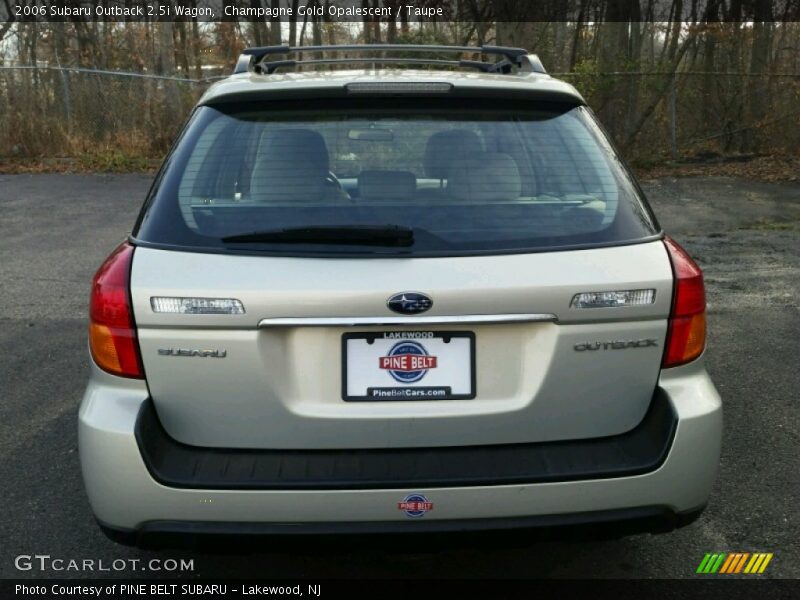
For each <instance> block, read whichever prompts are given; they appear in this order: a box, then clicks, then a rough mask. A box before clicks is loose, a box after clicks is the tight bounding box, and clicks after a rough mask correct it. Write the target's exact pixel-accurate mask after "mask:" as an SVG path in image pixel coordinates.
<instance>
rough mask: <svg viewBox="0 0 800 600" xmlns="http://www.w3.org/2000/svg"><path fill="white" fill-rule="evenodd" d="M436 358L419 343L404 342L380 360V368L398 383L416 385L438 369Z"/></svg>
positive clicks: (396, 345)
mask: <svg viewBox="0 0 800 600" xmlns="http://www.w3.org/2000/svg"><path fill="white" fill-rule="evenodd" d="M436 363H437V360H436V357H435V356H431V355H430V354H428V351H427V350H426V349H425V347H424V346H423V345H422V344H420V343H419V342H410V341H403V342H399V343H397V344H395V345H394V346H392V349H391V350H389V353H388V354H387V355H386V356H381V357H379V359H378V366H379V367H380V368H381V369H384V370H386V371H389V374H390V375H391V376H392V378H394V380H395V381H397V382H398V383H416V382H417V381H419V380H420V379H422V378H423V377H425V374H426V373H427V372H428V370H429V369H435V368H436Z"/></svg>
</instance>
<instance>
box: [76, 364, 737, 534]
mask: <svg viewBox="0 0 800 600" xmlns="http://www.w3.org/2000/svg"><path fill="white" fill-rule="evenodd" d="M660 389H661V393H662V394H663V400H664V402H665V403H666V405H667V408H668V409H669V412H670V414H671V415H672V418H673V419H674V422H673V426H672V427H671V428H670V431H669V439H668V443H667V444H666V445H665V446H664V447H663V452H662V453H661V455H658V452H651V454H650V455H648V456H645V454H646V452H645V450H644V449H642V448H643V447H640V449H639V450H638V451H636V450H634V455H633V456H622V455H621V456H620V461H621V462H619V463H618V464H625V461H627V462H628V463H630V464H631V465H634V464H637V463H641V464H639V466H638V467H637V468H636V470H631V471H628V472H624V471H619V472H609V471H608V470H606V471H602V470H598V471H595V472H592V471H591V469H589V470H586V468H585V467H586V465H591V464H594V463H593V462H592V461H589V462H586V461H585V455H586V454H587V449H584V450H583V452H582V454H583V458H581V457H580V453H579V455H576V457H575V460H571V461H568V462H569V463H570V464H571V465H572V466H578V467H580V468H582V469H583V471H580V469H578V470H577V471H574V472H575V473H578V472H580V473H581V474H580V477H579V478H577V479H576V478H575V477H563V476H562V477H559V478H554V477H549V478H548V477H544V478H542V477H533V478H531V477H530V472H529V473H528V479H527V480H526V479H525V478H517V479H514V480H501V479H498V480H495V481H487V480H483V481H478V482H476V481H469V480H466V479H463V478H462V479H461V480H453V481H450V483H442V482H441V480H438V481H439V483H434V480H431V479H427V480H426V479H424V478H423V479H419V480H415V479H414V478H413V477H411V478H408V477H406V479H405V480H403V481H402V485H391V486H390V487H389V486H388V485H387V484H386V482H385V481H384V482H383V483H378V484H379V485H381V486H386V487H375V485H374V484H375V483H376V482H372V484H371V485H370V486H364V485H358V486H355V487H353V486H352V485H351V486H340V487H331V486H327V488H325V489H308V488H307V487H306V488H304V489H298V487H297V486H294V488H295V489H291V488H292V487H293V486H291V485H288V484H282V487H281V488H280V489H276V487H275V486H270V487H271V489H266V488H265V487H264V486H263V485H262V486H255V487H253V486H250V487H248V486H243V485H239V486H236V485H230V484H229V483H225V481H224V480H220V479H219V477H218V478H217V479H216V484H215V483H214V480H213V478H210V479H209V478H208V477H210V476H209V475H208V473H212V472H213V469H212V470H211V471H209V470H208V469H204V468H202V461H201V462H200V463H198V469H197V472H198V473H202V474H205V475H204V476H205V477H207V479H206V480H205V481H206V483H205V486H206V487H197V486H196V485H186V481H184V482H183V484H181V483H180V482H176V481H172V482H168V481H167V478H165V477H164V476H163V472H164V470H165V469H166V471H169V470H170V469H172V472H173V474H175V473H183V474H184V476H185V474H186V471H185V469H184V465H182V464H181V461H180V460H179V461H178V464H176V465H173V466H169V462H168V461H169V456H168V455H167V456H166V457H162V458H163V460H166V461H167V462H163V460H162V462H161V463H160V464H161V467H162V475H159V474H158V473H156V475H155V476H154V474H153V473H155V471H153V470H152V467H153V459H152V457H148V461H147V462H149V463H150V469H148V464H147V462H146V461H145V460H144V459H143V457H142V452H141V450H140V447H139V444H138V442H137V439H136V424H137V419H138V418H139V416H140V414H142V409H143V407H146V403H147V401H148V400H147V398H148V393H147V389H146V386H145V384H144V383H143V382H141V381H132V380H122V379H120V378H117V377H113V376H110V375H108V374H105V373H102V372H100V371H97V370H95V372H94V373H93V376H92V379H91V382H90V384H89V387H88V388H87V391H86V395H85V397H84V400H83V403H82V405H81V410H80V417H79V437H80V456H81V466H82V470H83V476H84V481H85V484H86V489H87V493H88V496H89V500H90V502H91V505H92V508H93V510H94V513H95V515H96V516H97V518H98V520H99V521H100V522H101V523H103V524H104V525H105V526H106V527H109V528H112V529H116V530H122V531H125V530H127V531H133V530H139V531H144V532H164V531H177V532H185V533H198V532H208V533H233V534H238V533H243V532H250V533H332V532H337V533H338V532H345V531H348V532H366V531H375V532H395V531H422V530H424V531H463V530H470V529H505V528H509V527H551V526H556V527H559V526H564V525H566V526H569V525H588V524H593V523H594V524H597V523H609V522H612V523H617V524H619V523H628V524H629V525H631V526H632V527H630V528H629V529H631V530H632V531H639V530H642V531H651V530H668V529H671V528H673V527H675V526H680V525H682V524H685V523H686V522H689V521H691V520H692V519H693V518H694V517H695V516H696V515H697V514H698V510H699V509H700V507H702V506H704V505H705V504H706V502H707V500H708V496H709V494H710V491H711V486H712V484H713V481H714V477H715V475H716V470H717V464H718V460H719V452H720V442H721V435H722V408H721V403H720V398H719V395H718V394H717V392H716V390H715V389H714V386H713V384H712V383H711V381H710V379H709V377H708V375H707V373H706V371H705V369H704V368H703V366H702V362H701V361H698V362H695V363H692V364H690V365H686V366H684V367H680V368H676V369H670V370H669V371H665V372H663V373H662V376H661V380H660ZM654 431H655V430H654ZM625 435H630V434H625ZM618 437H621V436H618ZM646 437H647V436H646ZM650 437H652V436H650ZM600 441H602V440H596V441H593V442H592V443H597V442H600ZM584 443H585V442H584ZM656 446H657V444H656ZM653 447H655V446H653ZM653 447H651V450H652V448H653ZM630 448H631V449H635V448H636V447H635V446H631V447H630ZM618 451H619V452H622V454H623V455H624V454H625V450H624V449H621V450H620V449H619V448H618ZM588 453H589V454H591V453H592V451H591V450H589V451H588ZM173 456H174V458H176V459H177V458H178V455H173ZM597 457H598V458H601V455H598V456H597ZM653 457H655V459H654V458H653ZM432 459H433V460H435V458H432ZM645 459H648V460H649V462H648V460H645ZM581 460H584V462H583V463H581ZM530 464H531V465H532V466H531V468H532V469H533V470H534V471H536V464H539V465H540V468H539V471H538V473H540V474H542V473H545V474H546V473H547V472H548V471H547V468H545V467H547V465H550V466H551V467H552V464H554V463H553V462H552V461H549V462H548V461H547V460H544V462H541V463H535V461H534V462H532V463H530ZM565 464H566V463H565ZM598 464H600V466H602V461H599V463H598ZM165 465H166V466H168V467H169V468H166V466H165ZM541 465H544V467H541ZM581 465H583V466H581ZM641 465H645V468H644V470H643V469H642V466H641ZM477 467H478V465H476V468H477ZM221 468H222V469H226V468H230V467H224V466H221ZM237 468H240V469H241V468H242V465H241V464H239V465H238V467H237ZM560 468H561V469H563V468H565V467H564V465H563V464H562V466H561V467H560ZM542 469H544V470H542ZM497 470H498V472H504V469H503V468H500V467H498V469H497ZM484 472H488V471H487V470H486V469H484ZM505 472H507V471H505ZM549 472H550V473H551V474H552V472H553V470H552V468H550V471H549ZM189 479H190V483H191V478H189ZM223 479H224V478H223ZM159 480H160V481H159ZM262 481H263V480H262ZM220 482H221V483H220ZM166 483H168V484H166ZM317 487H319V486H317ZM348 487H349V489H347V488H348ZM215 488H216V489H215ZM410 493H416V494H421V495H424V496H425V497H426V498H427V500H428V501H429V502H431V503H432V507H431V509H430V510H429V511H428V512H426V513H425V514H424V516H422V517H417V518H410V517H408V516H407V515H406V514H405V512H404V511H403V510H401V509H399V508H398V503H400V502H402V501H403V500H404V498H405V496H407V495H408V494H410ZM620 527H622V526H621V525H620ZM624 530H625V531H626V532H627V531H628V529H624Z"/></svg>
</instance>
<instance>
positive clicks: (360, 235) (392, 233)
mask: <svg viewBox="0 0 800 600" xmlns="http://www.w3.org/2000/svg"><path fill="white" fill-rule="evenodd" d="M222 241H223V243H226V244H259V243H265V244H266V243H274V244H340V245H353V246H411V245H412V244H413V243H414V231H413V230H412V229H410V228H409V227H403V226H402V225H334V226H319V227H287V228H285V229H271V230H267V231H254V232H252V233H241V234H238V235H229V236H227V237H224V238H222Z"/></svg>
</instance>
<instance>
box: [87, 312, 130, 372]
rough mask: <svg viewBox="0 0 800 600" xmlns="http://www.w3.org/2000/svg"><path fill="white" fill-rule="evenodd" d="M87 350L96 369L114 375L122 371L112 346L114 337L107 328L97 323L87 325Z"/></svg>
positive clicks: (114, 347)
mask: <svg viewBox="0 0 800 600" xmlns="http://www.w3.org/2000/svg"><path fill="white" fill-rule="evenodd" d="M89 348H90V349H91V351H92V358H94V362H96V363H97V366H98V367H100V368H101V369H103V370H105V371H109V372H111V373H115V374H118V373H120V372H121V371H122V369H121V368H120V366H119V356H117V348H116V346H114V337H113V336H112V335H111V330H110V329H109V328H108V327H106V326H105V325H98V324H97V323H90V324H89Z"/></svg>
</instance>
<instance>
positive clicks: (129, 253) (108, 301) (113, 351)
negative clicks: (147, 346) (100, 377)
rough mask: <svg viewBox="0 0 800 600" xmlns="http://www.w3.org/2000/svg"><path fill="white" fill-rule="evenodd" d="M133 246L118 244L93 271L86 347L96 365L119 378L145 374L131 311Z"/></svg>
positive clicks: (138, 377)
mask: <svg viewBox="0 0 800 600" xmlns="http://www.w3.org/2000/svg"><path fill="white" fill-rule="evenodd" d="M133 250H134V248H133V246H131V245H130V244H128V243H127V242H124V243H122V244H120V245H119V246H117V248H116V250H114V251H113V252H112V253H111V255H110V256H109V257H108V258H107V259H106V261H105V262H104V263H103V265H102V266H101V267H100V268H99V269H98V271H97V273H95V276H94V280H93V281H92V295H91V300H90V302H89V347H90V349H91V352H92V357H93V358H94V361H95V362H96V363H97V365H98V366H99V367H100V368H101V369H103V370H104V371H108V372H109V373H112V374H114V375H120V376H122V377H134V378H137V379H141V378H143V377H144V371H143V369H142V360H141V357H140V355H139V343H138V341H137V339H136V329H135V326H134V323H133V311H132V310H131V299H130V298H131V295H130V276H131V263H132V261H133Z"/></svg>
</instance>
